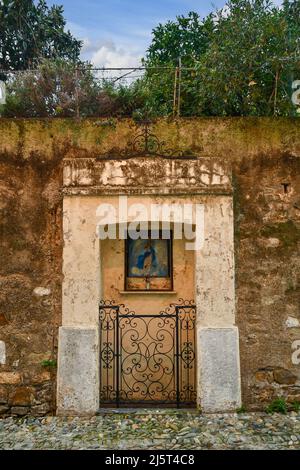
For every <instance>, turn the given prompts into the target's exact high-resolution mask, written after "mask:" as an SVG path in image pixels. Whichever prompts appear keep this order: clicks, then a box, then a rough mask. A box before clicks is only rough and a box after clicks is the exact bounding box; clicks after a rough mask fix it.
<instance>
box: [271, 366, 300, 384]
mask: <svg viewBox="0 0 300 470" xmlns="http://www.w3.org/2000/svg"><path fill="white" fill-rule="evenodd" d="M274 380H275V382H277V383H278V384H282V385H283V384H285V385H293V384H294V383H296V381H297V377H296V375H294V374H293V373H292V372H291V371H289V370H288V369H281V368H280V369H276V370H274Z"/></svg>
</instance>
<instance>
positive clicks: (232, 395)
mask: <svg viewBox="0 0 300 470" xmlns="http://www.w3.org/2000/svg"><path fill="white" fill-rule="evenodd" d="M197 347H198V364H199V374H198V390H199V394H200V397H199V398H200V406H201V409H202V411H203V412H204V413H217V412H224V411H235V410H236V409H237V408H239V407H240V406H241V378H240V354H239V334H238V329H237V328H236V327H229V328H199V331H198V345H197Z"/></svg>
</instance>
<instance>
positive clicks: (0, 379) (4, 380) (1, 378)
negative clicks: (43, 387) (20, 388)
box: [0, 372, 22, 385]
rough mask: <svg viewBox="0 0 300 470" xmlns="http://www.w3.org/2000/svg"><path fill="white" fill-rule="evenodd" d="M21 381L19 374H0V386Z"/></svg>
mask: <svg viewBox="0 0 300 470" xmlns="http://www.w3.org/2000/svg"><path fill="white" fill-rule="evenodd" d="M21 381H22V376H21V374H19V372H0V384H9V385H14V384H18V383H20V382H21Z"/></svg>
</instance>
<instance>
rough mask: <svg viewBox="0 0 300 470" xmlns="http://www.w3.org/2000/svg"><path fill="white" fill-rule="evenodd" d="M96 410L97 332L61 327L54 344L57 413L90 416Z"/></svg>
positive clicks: (95, 330)
mask: <svg viewBox="0 0 300 470" xmlns="http://www.w3.org/2000/svg"><path fill="white" fill-rule="evenodd" d="M98 408H99V334H98V328H83V327H61V328H60V329H59V344H58V375H57V413H58V414H59V415H72V414H74V415H90V414H95V412H96V411H97V410H98Z"/></svg>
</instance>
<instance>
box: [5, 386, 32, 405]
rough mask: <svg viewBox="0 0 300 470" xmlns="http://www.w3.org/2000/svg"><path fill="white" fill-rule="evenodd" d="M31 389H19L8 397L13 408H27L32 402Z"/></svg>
mask: <svg viewBox="0 0 300 470" xmlns="http://www.w3.org/2000/svg"><path fill="white" fill-rule="evenodd" d="M33 397H34V395H33V389H32V388H31V387H19V388H17V389H16V390H15V391H14V393H13V394H12V396H11V397H10V400H9V401H10V403H11V405H13V406H29V405H31V403H32V400H33Z"/></svg>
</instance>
